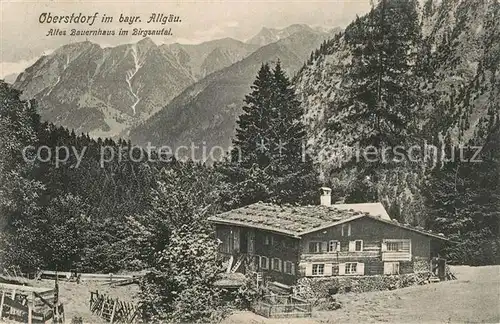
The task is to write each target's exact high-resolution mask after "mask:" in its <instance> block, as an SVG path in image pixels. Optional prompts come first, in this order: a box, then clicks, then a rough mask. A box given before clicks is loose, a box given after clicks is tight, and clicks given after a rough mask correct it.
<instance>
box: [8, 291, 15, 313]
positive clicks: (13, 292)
mask: <svg viewBox="0 0 500 324" xmlns="http://www.w3.org/2000/svg"><path fill="white" fill-rule="evenodd" d="M10 298H11V299H12V300H16V290H15V289H13V290H12V294H11V295H10ZM11 314H12V307H10V308H9V315H11Z"/></svg>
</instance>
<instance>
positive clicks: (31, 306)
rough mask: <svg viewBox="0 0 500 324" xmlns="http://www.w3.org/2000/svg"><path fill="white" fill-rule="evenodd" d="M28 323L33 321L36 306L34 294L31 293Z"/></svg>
mask: <svg viewBox="0 0 500 324" xmlns="http://www.w3.org/2000/svg"><path fill="white" fill-rule="evenodd" d="M28 298H29V300H28V324H32V323H33V306H34V304H35V303H34V300H35V298H34V294H33V293H31V294H30V296H29V297H28Z"/></svg>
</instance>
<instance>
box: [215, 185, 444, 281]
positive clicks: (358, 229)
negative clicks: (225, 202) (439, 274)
mask: <svg viewBox="0 0 500 324" xmlns="http://www.w3.org/2000/svg"><path fill="white" fill-rule="evenodd" d="M322 191H323V194H322V196H321V205H317V206H302V207H298V206H291V205H283V206H280V205H273V204H268V203H256V204H252V205H249V206H246V207H242V208H238V209H235V210H231V211H229V212H225V213H222V214H219V215H217V216H215V217H211V218H210V221H211V222H212V223H213V224H214V225H215V229H216V235H217V238H218V239H219V240H220V241H221V242H222V243H221V245H220V253H221V255H222V256H223V258H224V259H225V260H226V261H227V271H228V272H242V273H244V272H245V271H255V272H257V273H258V274H260V275H262V276H264V277H265V278H268V279H271V280H274V281H276V282H280V283H283V284H287V285H290V284H294V283H295V282H296V280H297V278H299V277H303V276H306V277H328V276H364V275H383V274H387V275H390V274H406V273H412V272H420V271H432V270H434V269H432V268H431V264H432V263H431V259H432V258H438V257H440V250H441V249H442V247H443V245H444V243H446V241H447V239H446V238H445V237H444V236H443V235H442V234H436V233H432V232H431V231H426V230H424V229H423V228H420V227H411V226H409V225H408V224H400V223H398V222H397V221H395V220H391V218H390V217H389V215H388V214H387V212H386V210H385V209H384V207H383V206H382V204H380V203H367V204H342V205H331V204H330V199H331V198H330V193H331V190H330V189H329V188H322ZM440 271H444V269H443V270H440Z"/></svg>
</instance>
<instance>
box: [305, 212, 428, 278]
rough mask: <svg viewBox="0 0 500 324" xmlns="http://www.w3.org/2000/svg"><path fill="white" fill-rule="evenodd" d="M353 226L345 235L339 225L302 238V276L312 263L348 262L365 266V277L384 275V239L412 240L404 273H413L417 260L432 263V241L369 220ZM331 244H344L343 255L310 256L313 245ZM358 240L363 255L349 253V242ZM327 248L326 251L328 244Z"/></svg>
mask: <svg viewBox="0 0 500 324" xmlns="http://www.w3.org/2000/svg"><path fill="white" fill-rule="evenodd" d="M349 223H350V224H351V225H350V231H348V227H347V226H348V225H346V226H345V227H344V231H342V225H337V226H334V227H331V228H328V229H325V230H319V231H317V232H313V233H310V234H306V235H304V236H303V237H302V240H301V244H300V252H301V257H300V264H299V270H300V273H301V274H302V275H305V268H306V265H307V264H310V263H325V264H336V263H345V262H360V263H364V274H365V275H375V274H383V273H384V262H383V261H382V241H383V240H384V239H408V240H411V260H405V261H400V273H411V272H413V264H414V260H415V259H416V258H417V259H419V260H422V259H425V260H428V259H430V253H431V251H430V242H431V238H430V237H427V236H425V235H422V234H419V233H417V232H413V231H409V230H406V229H403V228H401V227H398V226H394V225H391V224H386V223H383V222H379V221H377V220H374V219H371V218H368V217H364V218H360V219H356V220H353V221H351V222H349ZM349 223H348V224H349ZM342 234H344V235H342ZM348 234H350V235H348ZM331 240H337V241H340V247H341V248H340V252H330V253H329V252H326V251H325V252H322V253H320V254H318V253H310V252H309V243H311V242H329V241H331ZM355 240H362V241H363V250H362V251H361V252H350V251H349V242H350V241H355ZM326 244H328V243H326ZM323 246H324V247H325V244H324V245H323Z"/></svg>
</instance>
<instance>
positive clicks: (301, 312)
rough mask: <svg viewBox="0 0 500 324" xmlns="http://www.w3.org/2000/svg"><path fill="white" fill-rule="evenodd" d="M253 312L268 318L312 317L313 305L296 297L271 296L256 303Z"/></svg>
mask: <svg viewBox="0 0 500 324" xmlns="http://www.w3.org/2000/svg"><path fill="white" fill-rule="evenodd" d="M252 311H253V312H254V313H256V314H259V315H262V316H265V317H268V318H292V317H311V316H312V304H311V303H308V302H307V301H305V300H302V299H300V298H297V297H294V296H279V295H269V296H264V298H263V299H261V300H258V301H256V302H255V303H254V304H253V305H252Z"/></svg>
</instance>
